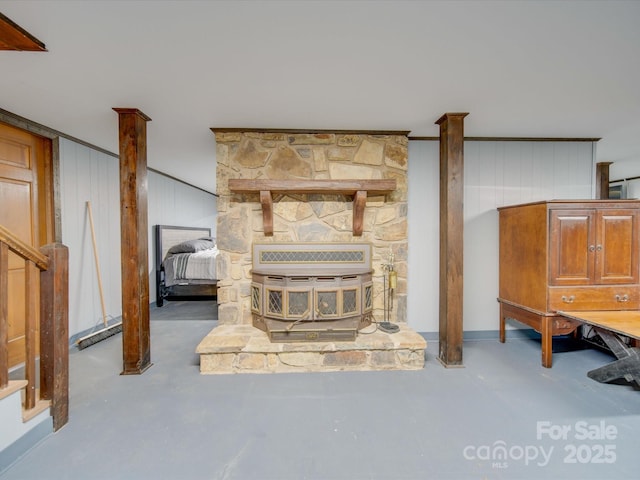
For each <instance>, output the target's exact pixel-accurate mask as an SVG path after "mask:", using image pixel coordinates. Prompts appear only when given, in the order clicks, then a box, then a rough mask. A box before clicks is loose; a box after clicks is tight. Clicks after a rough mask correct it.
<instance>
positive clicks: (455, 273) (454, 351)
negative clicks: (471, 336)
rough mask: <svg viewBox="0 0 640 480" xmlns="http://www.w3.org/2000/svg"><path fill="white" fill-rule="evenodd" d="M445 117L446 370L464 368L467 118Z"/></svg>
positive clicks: (443, 351)
mask: <svg viewBox="0 0 640 480" xmlns="http://www.w3.org/2000/svg"><path fill="white" fill-rule="evenodd" d="M467 115H468V113H445V114H444V115H443V116H442V117H440V119H438V121H437V122H436V124H438V125H440V334H439V339H440V352H439V360H440V362H442V364H443V365H444V366H445V367H458V366H462V334H463V329H462V305H463V297H462V283H463V282H462V281H463V271H462V265H463V262H462V260H463V247H464V243H463V227H464V209H463V199H464V177H463V173H464V117H466V116H467Z"/></svg>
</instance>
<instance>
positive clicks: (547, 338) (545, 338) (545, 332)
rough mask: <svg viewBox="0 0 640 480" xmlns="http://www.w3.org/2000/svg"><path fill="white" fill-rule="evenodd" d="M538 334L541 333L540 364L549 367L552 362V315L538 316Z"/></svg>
mask: <svg viewBox="0 0 640 480" xmlns="http://www.w3.org/2000/svg"><path fill="white" fill-rule="evenodd" d="M540 334H541V335H542V366H543V367H546V368H551V364H552V362H553V360H552V355H553V317H547V316H544V315H541V316H540Z"/></svg>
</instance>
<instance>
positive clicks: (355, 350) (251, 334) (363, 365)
mask: <svg viewBox="0 0 640 480" xmlns="http://www.w3.org/2000/svg"><path fill="white" fill-rule="evenodd" d="M365 331H374V333H371V334H366V333H362V332H361V333H360V334H358V336H357V337H356V339H355V341H353V342H317V343H314V342H307V343H272V342H271V341H270V340H269V337H268V336H267V334H266V333H264V332H263V331H261V330H258V329H257V328H255V327H253V326H251V325H220V326H218V327H216V328H214V329H213V330H212V331H211V332H210V333H209V334H208V335H207V336H206V337H205V338H204V339H203V340H202V341H201V342H200V345H198V348H197V350H196V352H197V353H198V354H200V373H203V374H228V373H287V372H335V371H366V370H419V369H421V368H423V367H424V360H425V349H426V347H427V342H426V341H425V339H424V338H423V337H422V336H420V335H419V334H417V333H416V332H414V331H413V330H411V329H410V328H409V327H407V325H406V324H400V331H399V332H398V333H393V334H388V333H384V332H382V331H380V330H378V331H375V329H374V326H373V325H372V326H371V327H370V328H368V329H366V330H365Z"/></svg>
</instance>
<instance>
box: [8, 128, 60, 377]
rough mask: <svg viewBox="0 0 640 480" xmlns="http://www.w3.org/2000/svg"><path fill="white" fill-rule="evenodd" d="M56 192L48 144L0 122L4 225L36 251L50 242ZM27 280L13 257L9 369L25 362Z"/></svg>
mask: <svg viewBox="0 0 640 480" xmlns="http://www.w3.org/2000/svg"><path fill="white" fill-rule="evenodd" d="M52 187H53V183H52V175H51V142H50V140H48V139H45V138H42V137H38V136H36V135H33V134H31V133H28V132H26V131H23V130H20V129H18V128H15V127H12V126H9V125H5V124H2V123H0V206H1V208H0V224H2V225H3V226H4V227H6V228H7V229H9V230H10V231H11V232H12V233H14V234H15V235H16V236H17V237H18V238H20V239H21V240H23V241H24V242H26V243H28V244H29V245H31V246H33V247H36V248H38V247H40V246H41V245H44V244H46V243H50V242H51V241H52V238H53V237H54V236H53V201H52V200H53V197H52V194H51V192H52ZM24 279H25V264H24V261H23V260H22V259H21V258H20V257H18V256H17V255H15V254H13V253H9V298H8V313H9V365H10V366H15V365H18V364H20V363H22V362H24V345H25V329H24V315H25V285H24ZM36 311H39V308H37V309H36Z"/></svg>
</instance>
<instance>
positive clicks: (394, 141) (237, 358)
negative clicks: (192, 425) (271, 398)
mask: <svg viewBox="0 0 640 480" xmlns="http://www.w3.org/2000/svg"><path fill="white" fill-rule="evenodd" d="M212 130H213V131H214V133H215V135H216V156H217V164H218V166H217V171H216V176H217V185H218V194H219V198H218V225H217V240H218V248H219V250H220V252H221V253H220V255H219V257H218V265H217V271H218V272H219V274H220V275H219V276H220V281H219V283H218V304H219V308H218V316H219V322H218V326H217V327H216V328H214V329H213V330H212V331H211V332H210V333H209V334H208V335H207V336H206V337H205V338H204V339H203V340H202V341H201V342H200V344H199V345H198V347H197V350H196V351H197V353H199V354H200V371H201V373H207V374H216V373H277V372H309V371H336V370H391V369H401V370H411V369H420V368H422V367H423V366H424V354H425V348H426V342H425V340H424V339H423V337H421V336H420V335H419V334H417V333H416V332H414V331H413V330H412V329H411V328H410V327H409V326H408V325H407V323H406V296H407V284H406V278H407V277H406V275H407V218H406V213H407V162H408V156H407V145H408V139H407V134H408V132H343V131H314V132H306V131H304V132H303V131H299V130H292V131H273V130H249V129H237V130H236V129H233V130H230V129H212ZM232 179H255V180H260V181H263V180H265V181H270V180H287V181H291V180H295V181H296V182H304V181H312V180H313V181H315V180H321V181H330V180H340V181H347V180H358V181H368V180H376V181H377V180H378V179H380V180H382V179H393V180H394V181H395V185H397V187H396V189H395V190H393V191H391V192H390V193H387V194H386V195H383V194H370V196H367V195H366V194H365V198H364V201H366V207H365V209H364V214H363V219H362V226H361V231H360V232H355V228H354V227H355V224H353V218H354V216H353V209H354V208H355V207H354V206H353V204H354V203H356V201H355V200H356V199H355V197H353V196H350V195H348V194H346V195H343V194H333V193H331V192H328V193H327V194H319V193H313V194H308V193H296V192H290V193H287V192H278V193H277V194H274V197H273V199H272V200H273V202H272V203H271V202H269V208H270V209H272V212H271V214H272V218H273V224H272V225H271V229H272V230H271V231H272V233H267V234H265V228H264V227H266V224H265V223H264V219H265V218H267V217H266V216H265V214H264V211H263V207H264V206H265V202H264V196H263V192H260V193H259V194H258V193H255V194H253V193H234V192H232V191H231V189H230V188H229V183H230V182H229V180H232ZM352 199H354V201H353V202H352ZM361 200H362V198H359V199H358V201H361ZM354 233H356V234H354ZM357 233H360V234H359V235H358V234H357ZM269 242H275V243H305V242H306V243H308V242H314V243H358V242H368V243H370V244H371V245H372V283H373V305H372V307H373V308H372V317H373V320H374V322H381V321H383V318H384V309H383V308H384V298H383V284H384V274H385V272H384V270H383V268H382V265H383V264H384V263H385V262H386V261H387V259H388V257H389V255H390V254H393V256H394V258H395V265H394V268H395V271H396V272H397V275H398V282H397V289H396V290H395V293H394V302H393V303H394V310H393V311H391V312H390V314H389V317H388V319H389V320H390V321H392V322H394V323H397V324H398V326H399V327H400V332H398V333H394V334H387V333H384V332H382V331H380V330H376V331H373V330H372V331H373V333H362V332H365V331H366V332H369V330H371V329H372V328H373V327H374V325H372V326H371V328H367V329H364V330H362V332H361V333H359V334H358V335H357V337H356V338H355V340H353V341H324V342H314V341H310V342H305V343H278V342H275V343H274V342H271V341H270V340H269V338H268V336H267V334H266V333H265V332H263V331H261V330H259V329H257V328H255V327H254V326H253V325H252V312H251V282H252V247H253V245H254V244H255V243H269Z"/></svg>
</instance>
